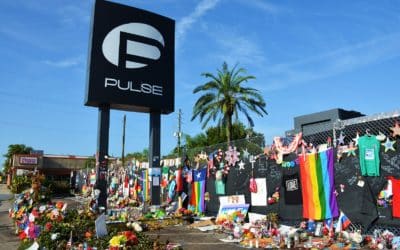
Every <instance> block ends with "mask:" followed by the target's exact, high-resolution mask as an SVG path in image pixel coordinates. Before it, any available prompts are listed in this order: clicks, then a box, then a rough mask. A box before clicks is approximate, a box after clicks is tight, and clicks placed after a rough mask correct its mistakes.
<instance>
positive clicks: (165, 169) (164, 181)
mask: <svg viewBox="0 0 400 250" xmlns="http://www.w3.org/2000/svg"><path fill="white" fill-rule="evenodd" d="M161 172H162V174H161V185H160V186H161V187H162V188H166V187H167V186H168V178H169V177H168V174H169V167H162V169H161Z"/></svg>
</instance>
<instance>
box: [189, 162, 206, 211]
mask: <svg viewBox="0 0 400 250" xmlns="http://www.w3.org/2000/svg"><path fill="white" fill-rule="evenodd" d="M192 174H193V184H192V194H191V197H190V206H191V207H193V208H194V211H195V212H196V213H204V212H205V203H204V197H205V192H206V176H207V168H203V169H199V170H193V172H192Z"/></svg>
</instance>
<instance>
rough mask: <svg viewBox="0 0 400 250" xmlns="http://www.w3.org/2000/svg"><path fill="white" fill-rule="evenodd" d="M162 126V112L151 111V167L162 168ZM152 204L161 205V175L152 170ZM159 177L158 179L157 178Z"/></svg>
mask: <svg viewBox="0 0 400 250" xmlns="http://www.w3.org/2000/svg"><path fill="white" fill-rule="evenodd" d="M160 126H161V114H160V112H153V111H152V112H151V113H150V138H149V139H150V140H149V167H150V168H153V169H152V170H154V169H156V168H158V169H159V168H160V131H161V129H160ZM151 172H152V173H153V174H151V192H150V194H151V204H152V205H160V203H161V202H160V191H161V189H160V176H158V174H154V172H155V171H151ZM157 178H158V179H157Z"/></svg>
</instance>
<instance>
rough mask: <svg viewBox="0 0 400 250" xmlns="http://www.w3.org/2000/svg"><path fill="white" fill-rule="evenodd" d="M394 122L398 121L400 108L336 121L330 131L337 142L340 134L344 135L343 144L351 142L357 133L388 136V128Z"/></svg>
mask: <svg viewBox="0 0 400 250" xmlns="http://www.w3.org/2000/svg"><path fill="white" fill-rule="evenodd" d="M396 122H399V123H400V110H396V111H393V112H385V113H379V114H375V115H371V116H363V117H358V118H353V119H348V120H343V121H336V122H335V123H334V124H333V131H332V134H333V142H334V143H337V141H338V140H337V139H338V138H340V134H342V136H344V144H345V145H348V144H349V143H350V142H352V141H353V138H356V136H357V133H358V134H359V136H362V135H364V134H368V133H369V134H372V135H379V134H382V135H385V136H387V137H390V136H391V134H392V131H391V130H390V128H391V127H393V126H394V125H395V123H396ZM335 146H336V144H335Z"/></svg>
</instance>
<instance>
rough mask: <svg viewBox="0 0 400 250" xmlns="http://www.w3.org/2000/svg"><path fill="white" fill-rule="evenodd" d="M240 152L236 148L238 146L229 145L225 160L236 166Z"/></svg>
mask: <svg viewBox="0 0 400 250" xmlns="http://www.w3.org/2000/svg"><path fill="white" fill-rule="evenodd" d="M239 155H240V153H239V152H238V151H237V150H236V147H233V148H232V147H231V146H229V149H228V151H225V161H227V162H228V165H230V166H235V164H236V162H238V161H239Z"/></svg>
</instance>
